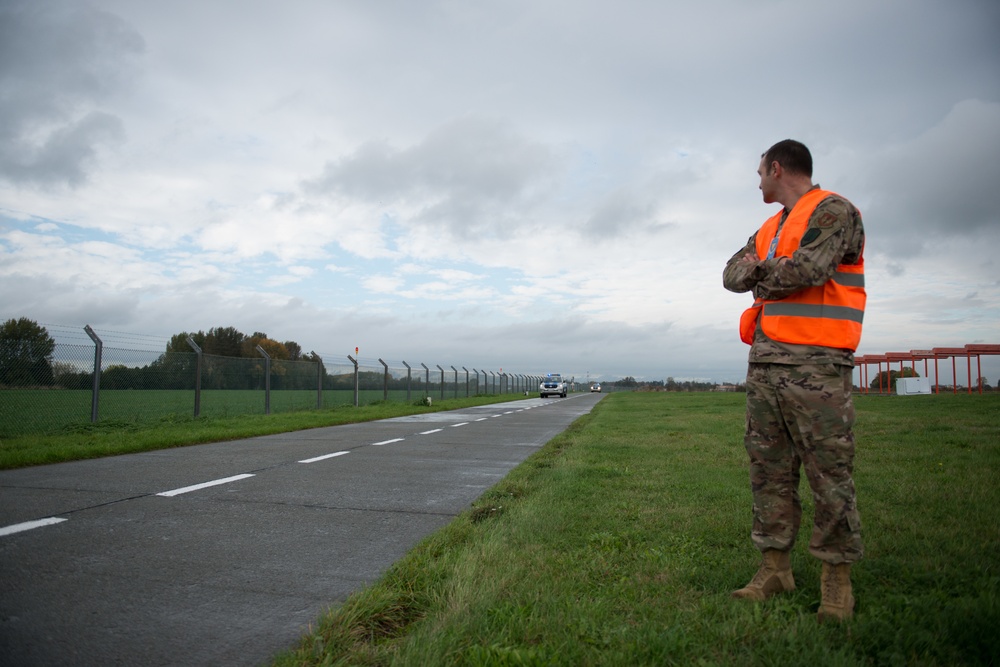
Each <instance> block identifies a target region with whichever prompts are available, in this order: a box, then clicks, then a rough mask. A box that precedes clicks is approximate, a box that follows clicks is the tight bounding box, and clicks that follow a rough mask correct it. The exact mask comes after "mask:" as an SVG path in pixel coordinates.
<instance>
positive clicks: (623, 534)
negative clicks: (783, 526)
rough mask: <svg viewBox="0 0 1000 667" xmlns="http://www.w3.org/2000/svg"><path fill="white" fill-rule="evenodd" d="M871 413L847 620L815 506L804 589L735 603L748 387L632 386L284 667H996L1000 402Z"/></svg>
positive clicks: (930, 404) (800, 564)
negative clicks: (823, 616) (834, 597)
mask: <svg viewBox="0 0 1000 667" xmlns="http://www.w3.org/2000/svg"><path fill="white" fill-rule="evenodd" d="M857 408H858V423H857V428H856V430H857V435H858V451H857V460H856V475H855V479H856V482H857V486H858V502H859V507H860V510H861V516H862V521H863V524H864V528H863V532H864V538H865V544H866V558H865V560H863V561H862V562H861V563H860V564H858V565H856V566H855V567H854V572H853V580H854V587H855V595H856V597H857V599H858V606H857V613H856V616H855V618H854V620H852V621H850V622H848V623H845V624H842V625H840V624H829V623H828V624H823V625H820V624H819V623H817V620H816V609H817V607H818V605H819V597H820V593H819V571H820V565H819V562H818V561H816V560H815V559H813V558H812V557H811V556H810V555H809V553H808V551H807V549H806V546H807V545H806V543H807V542H808V526H809V525H810V523H811V513H812V506H811V503H810V498H809V493H808V492H806V493H804V498H803V499H804V501H805V512H804V516H803V526H804V531H803V534H802V535H800V540H799V544H797V545H796V548H795V549H794V552H793V556H792V565H793V568H794V570H795V575H796V581H797V585H798V588H797V589H796V590H795V591H794V592H793V593H790V594H785V595H783V596H778V597H776V598H774V599H772V600H769V601H767V602H764V603H756V602H748V601H743V600H733V599H731V598H730V597H729V594H730V591H732V590H734V589H736V588H739V587H741V586H742V585H743V584H745V583H746V582H747V581H748V580H749V578H750V577H751V576H752V575H753V573H754V571H755V570H756V567H757V563H758V559H759V554H758V553H757V552H756V551H755V550H754V548H753V547H752V546H751V544H750V538H749V531H750V522H751V510H750V505H751V497H750V489H749V482H748V472H747V463H746V454H745V452H744V450H743V445H742V431H743V397H742V396H741V395H732V394H730V395H726V394H648V393H647V394H643V393H633V394H613V395H609V396H607V397H606V398H605V399H604V400H603V401H601V403H599V404H598V406H597V407H596V408H595V410H594V411H593V412H592V413H591V414H589V415H587V416H585V417H583V418H581V419H580V420H578V422H577V423H576V424H574V425H573V426H572V427H571V428H570V429H569V430H568V431H567V432H565V433H563V434H562V435H560V436H558V437H557V438H555V439H554V440H553V441H551V442H550V443H549V444H548V445H546V446H545V447H544V448H543V449H542V450H540V451H539V452H537V453H536V454H535V455H533V456H532V457H530V458H529V459H528V460H527V461H525V462H524V463H523V464H522V465H520V466H519V467H518V468H516V469H515V470H514V471H512V473H511V474H509V475H508V476H507V477H506V478H505V479H504V480H503V481H502V482H501V483H499V484H498V485H497V486H496V487H494V488H493V489H492V490H490V491H488V492H487V493H486V494H485V495H484V496H483V497H482V498H480V499H479V500H478V501H477V502H476V503H474V505H473V507H471V508H470V509H469V510H468V511H467V512H465V513H464V514H463V515H461V516H460V517H458V518H457V519H456V520H455V521H453V522H452V523H451V524H449V525H448V526H447V527H446V528H444V529H442V530H441V531H439V532H437V533H435V534H434V535H432V536H431V537H429V538H428V539H426V540H425V541H424V542H423V543H422V544H421V545H419V546H418V547H417V548H415V549H414V550H412V551H411V552H410V553H409V554H408V555H407V556H406V557H404V558H403V559H402V560H401V561H400V562H398V563H397V564H396V565H395V566H394V567H393V568H392V569H391V570H390V571H389V572H388V573H387V574H386V575H385V576H384V577H383V578H382V579H381V580H380V581H379V582H377V583H376V584H374V585H372V586H370V587H368V588H366V589H364V590H362V591H360V592H358V593H356V594H355V595H353V596H351V597H350V598H349V599H348V600H347V601H346V602H344V603H343V604H340V605H339V606H337V607H335V608H334V609H333V610H332V611H331V612H330V613H329V614H328V615H327V616H325V617H324V618H322V619H320V620H318V621H317V623H316V629H315V632H314V633H313V634H311V635H310V636H308V637H305V638H304V639H303V641H302V643H301V645H300V646H299V647H298V648H297V649H296V650H294V651H291V652H289V653H287V654H285V655H283V656H281V657H279V658H278V659H277V661H276V662H275V664H276V665H279V666H281V667H286V666H290V665H390V664H392V665H397V664H398V665H574V666H575V665H989V664H996V661H997V659H998V656H1000V633H998V632H997V629H998V628H1000V519H998V518H997V513H996V508H997V507H998V506H1000V485H998V472H1000V396H998V397H994V396H990V395H987V396H962V395H960V396H951V395H948V396H919V397H896V396H887V397H859V398H858V399H857ZM803 484H805V482H803ZM331 602H333V601H331Z"/></svg>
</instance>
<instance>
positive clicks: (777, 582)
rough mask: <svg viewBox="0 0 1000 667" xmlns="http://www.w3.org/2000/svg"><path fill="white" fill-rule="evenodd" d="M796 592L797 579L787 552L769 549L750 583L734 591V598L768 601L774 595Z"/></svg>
mask: <svg viewBox="0 0 1000 667" xmlns="http://www.w3.org/2000/svg"><path fill="white" fill-rule="evenodd" d="M794 590H795V577H793V576H792V566H791V564H790V563H789V560H788V552H787V551H778V550H777V549H769V550H767V551H765V552H764V560H763V561H762V562H761V564H760V569H759V570H757V574H755V575H753V579H751V580H750V583H749V584H747V585H746V586H744V587H743V588H741V589H739V590H738V591H733V597H734V598H743V599H747V600H766V599H768V598H769V597H771V596H772V595H777V594H778V593H783V592H786V591H794Z"/></svg>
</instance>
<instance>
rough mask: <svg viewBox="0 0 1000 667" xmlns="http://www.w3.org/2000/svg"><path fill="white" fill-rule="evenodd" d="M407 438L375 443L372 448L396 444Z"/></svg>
mask: <svg viewBox="0 0 1000 667" xmlns="http://www.w3.org/2000/svg"><path fill="white" fill-rule="evenodd" d="M403 440H405V438H393V439H392V440H383V441H382V442H373V443H372V447H378V446H379V445H391V444H392V443H394V442H403Z"/></svg>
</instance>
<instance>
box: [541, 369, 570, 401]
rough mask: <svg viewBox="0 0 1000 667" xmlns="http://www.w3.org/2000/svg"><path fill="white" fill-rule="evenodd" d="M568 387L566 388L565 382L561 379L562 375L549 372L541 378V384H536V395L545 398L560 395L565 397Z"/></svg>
mask: <svg viewBox="0 0 1000 667" xmlns="http://www.w3.org/2000/svg"><path fill="white" fill-rule="evenodd" d="M567 392H568V389H567V388H566V383H565V382H564V381H563V379H562V375H560V374H559V373H549V374H548V375H546V376H545V378H544V379H543V380H542V382H541V384H539V385H538V395H539V396H541V397H542V398H547V397H549V396H561V397H562V398H566V393H567Z"/></svg>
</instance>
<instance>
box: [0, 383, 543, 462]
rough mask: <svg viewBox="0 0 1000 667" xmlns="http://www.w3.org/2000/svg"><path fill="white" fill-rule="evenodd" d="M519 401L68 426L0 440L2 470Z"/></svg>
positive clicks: (488, 399)
mask: <svg viewBox="0 0 1000 667" xmlns="http://www.w3.org/2000/svg"><path fill="white" fill-rule="evenodd" d="M523 398H524V397H523V396H521V395H517V394H503V395H499V396H497V395H481V396H473V397H469V398H446V399H442V400H435V401H434V404H433V405H432V406H430V407H427V406H424V405H418V404H405V403H393V402H379V403H372V404H369V405H363V406H360V407H354V406H341V407H337V408H328V409H324V410H303V411H299V412H282V413H277V414H271V415H238V416H232V417H199V418H198V419H195V418H194V417H191V416H190V415H187V414H185V415H179V414H169V415H166V416H164V417H161V418H159V419H156V420H153V421H142V420H118V419H105V420H101V421H99V422H97V423H94V424H91V423H81V424H74V425H72V426H67V427H65V428H63V429H62V430H61V431H60V432H58V433H46V434H28V435H19V436H13V437H5V438H0V470H6V469H10V468H21V467H25V466H33V465H41V464H45V463H58V462H61V461H76V460H80V459H89V458H98V457H101V456H115V455H117V454H132V453H136V452H147V451H152V450H155V449H166V448H168V447H180V446H184V445H196V444H204V443H207V442H222V441H225V440H236V439H239V438H252V437H255V436H259V435H270V434H274V433H287V432H289V431H301V430H304V429H310V428H319V427H323V426H337V425H339V424H351V423H357V422H365V421H374V420H376V419H388V418H390V417H402V416H405V415H412V414H420V413H424V412H438V411H441V410H457V409H459V408H466V407H472V406H475V405H486V404H489V403H500V402H505V401H516V400H522V399H523Z"/></svg>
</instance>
